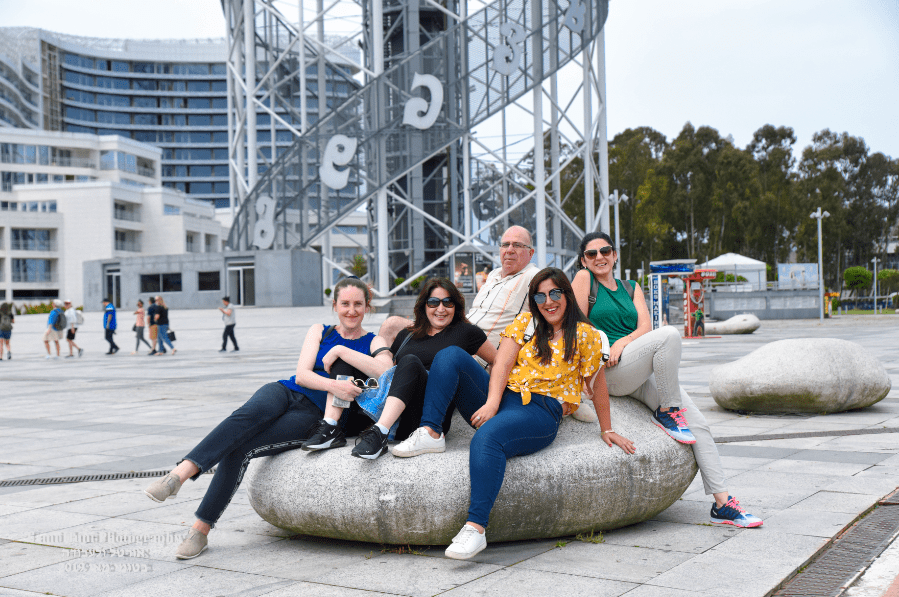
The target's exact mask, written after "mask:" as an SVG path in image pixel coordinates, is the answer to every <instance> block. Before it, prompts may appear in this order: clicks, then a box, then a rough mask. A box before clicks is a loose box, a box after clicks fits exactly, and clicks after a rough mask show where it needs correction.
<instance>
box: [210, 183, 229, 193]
mask: <svg viewBox="0 0 899 597" xmlns="http://www.w3.org/2000/svg"><path fill="white" fill-rule="evenodd" d="M229 186H230V185H229V184H228V183H227V182H217V183H215V185H213V188H214V189H215V192H216V193H222V194H227V193H228V189H229Z"/></svg>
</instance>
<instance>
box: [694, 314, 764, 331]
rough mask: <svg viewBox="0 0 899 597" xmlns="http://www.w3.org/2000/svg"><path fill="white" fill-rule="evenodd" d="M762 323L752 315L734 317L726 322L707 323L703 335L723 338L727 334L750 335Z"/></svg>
mask: <svg viewBox="0 0 899 597" xmlns="http://www.w3.org/2000/svg"><path fill="white" fill-rule="evenodd" d="M761 325H762V322H761V321H759V318H758V317H756V316H755V315H753V314H752V313H743V314H741V315H734V316H733V317H731V318H730V319H728V320H727V321H717V322H714V323H712V322H707V323H706V324H705V333H706V334H707V335H712V334H714V335H717V336H724V335H728V334H751V333H752V332H754V331H756V330H757V329H759V326H761Z"/></svg>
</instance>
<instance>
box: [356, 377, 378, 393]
mask: <svg viewBox="0 0 899 597" xmlns="http://www.w3.org/2000/svg"><path fill="white" fill-rule="evenodd" d="M353 385H354V386H356V387H357V388H362V389H363V390H377V389H378V388H379V387H380V386H379V385H378V380H377V379H375V378H373V377H369V378H368V379H354V380H353Z"/></svg>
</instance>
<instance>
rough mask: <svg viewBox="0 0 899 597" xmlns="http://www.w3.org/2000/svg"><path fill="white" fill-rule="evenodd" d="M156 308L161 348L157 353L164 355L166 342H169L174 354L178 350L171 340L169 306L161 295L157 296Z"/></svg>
mask: <svg viewBox="0 0 899 597" xmlns="http://www.w3.org/2000/svg"><path fill="white" fill-rule="evenodd" d="M156 308H157V311H156V325H157V326H158V328H159V350H157V351H156V354H157V355H164V354H165V344H168V345H169V348H171V349H172V355H174V354H175V353H176V352H178V351H177V349H176V348H175V346H174V345H173V344H172V341H171V340H169V308H168V307H167V306H166V304H165V301H164V300H162V297H161V296H157V297H156ZM163 342H165V344H163Z"/></svg>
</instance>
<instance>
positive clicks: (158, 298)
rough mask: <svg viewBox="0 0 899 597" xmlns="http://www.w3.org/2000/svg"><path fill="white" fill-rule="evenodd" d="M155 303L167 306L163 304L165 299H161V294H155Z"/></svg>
mask: <svg viewBox="0 0 899 597" xmlns="http://www.w3.org/2000/svg"><path fill="white" fill-rule="evenodd" d="M156 304H157V305H160V306H162V307H165V308H166V309H168V306H167V305H166V304H165V301H164V300H162V297H161V296H157V297H156Z"/></svg>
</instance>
